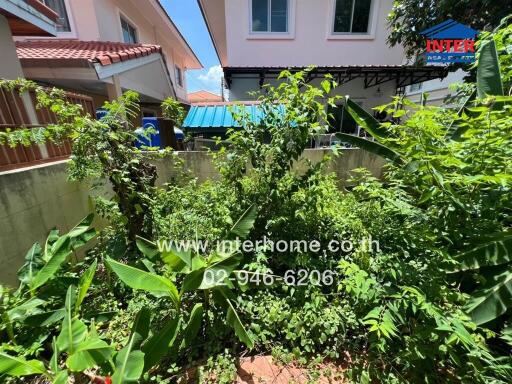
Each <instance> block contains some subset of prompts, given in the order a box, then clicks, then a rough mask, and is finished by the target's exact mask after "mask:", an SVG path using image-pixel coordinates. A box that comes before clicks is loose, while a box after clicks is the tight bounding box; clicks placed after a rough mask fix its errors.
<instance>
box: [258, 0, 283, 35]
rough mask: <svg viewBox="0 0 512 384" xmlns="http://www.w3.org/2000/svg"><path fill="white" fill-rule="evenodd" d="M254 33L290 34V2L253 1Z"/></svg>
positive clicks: (279, 0) (273, 0)
mask: <svg viewBox="0 0 512 384" xmlns="http://www.w3.org/2000/svg"><path fill="white" fill-rule="evenodd" d="M251 3H252V4H251V30H252V32H288V0H252V1H251Z"/></svg>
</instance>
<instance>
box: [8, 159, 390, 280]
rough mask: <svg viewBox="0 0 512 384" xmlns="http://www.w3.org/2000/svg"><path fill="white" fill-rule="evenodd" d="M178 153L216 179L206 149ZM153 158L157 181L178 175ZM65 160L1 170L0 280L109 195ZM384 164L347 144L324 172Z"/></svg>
mask: <svg viewBox="0 0 512 384" xmlns="http://www.w3.org/2000/svg"><path fill="white" fill-rule="evenodd" d="M329 152H330V150H328V149H310V150H306V151H305V153H304V156H303V158H307V159H309V160H311V161H312V162H313V163H316V162H319V161H321V160H322V158H323V156H324V155H326V154H329ZM178 156H179V157H180V158H181V159H182V160H183V162H184V168H185V170H186V171H188V172H190V174H192V175H194V176H195V177H197V178H198V181H199V182H203V181H205V180H208V179H217V178H218V176H219V175H218V172H217V171H216V169H215V167H214V165H213V163H212V160H211V155H210V154H209V153H208V152H204V151H200V152H180V153H178ZM152 162H153V163H154V164H155V165H156V166H157V170H158V184H159V185H161V184H163V183H166V182H172V180H173V178H175V177H178V174H179V172H178V170H177V169H176V168H175V165H174V163H173V161H170V160H169V159H168V158H163V159H153V160H152ZM66 163H67V161H60V162H54V163H49V164H42V165H37V166H33V167H29V168H23V169H18V170H12V171H6V172H3V173H0V284H10V285H12V284H16V281H17V280H16V271H17V270H18V268H19V267H20V266H21V265H22V264H23V262H24V261H23V260H24V257H25V254H26V252H27V251H28V249H29V248H30V247H31V246H32V244H33V243H34V242H36V241H39V242H41V243H43V242H44V240H45V239H46V236H47V234H48V232H49V231H50V230H51V229H52V228H54V227H57V228H59V229H60V230H61V231H62V232H64V231H67V230H69V229H71V228H72V227H73V226H74V225H75V224H77V223H78V221H79V220H80V219H81V218H83V217H84V216H86V215H87V214H88V213H89V212H90V210H91V206H90V204H89V195H90V194H91V193H92V194H98V193H101V194H103V195H106V196H105V197H108V195H109V194H110V192H108V190H107V189H106V188H102V189H100V190H92V191H91V188H90V185H89V184H87V183H78V182H69V181H68V180H67V164H66ZM383 164H384V160H383V159H381V158H380V157H378V156H375V155H372V154H370V153H368V152H365V151H362V150H360V149H346V150H343V151H342V156H340V157H333V158H332V159H331V162H330V163H329V165H328V171H332V172H335V173H336V174H337V176H338V177H339V178H340V180H341V181H342V182H343V180H345V179H346V178H347V174H348V172H349V171H350V170H352V169H355V168H361V167H365V168H367V169H369V170H370V171H371V172H372V173H373V174H374V175H375V176H377V177H380V176H381V173H382V165H383ZM296 168H297V170H298V171H299V172H300V171H301V170H303V169H304V168H305V167H304V163H303V162H302V161H299V162H298V164H297V165H296Z"/></svg>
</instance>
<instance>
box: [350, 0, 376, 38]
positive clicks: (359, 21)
mask: <svg viewBox="0 0 512 384" xmlns="http://www.w3.org/2000/svg"><path fill="white" fill-rule="evenodd" d="M371 5H372V0H355V4H354V16H353V18H352V32H354V33H366V32H368V20H369V19H370V7H371Z"/></svg>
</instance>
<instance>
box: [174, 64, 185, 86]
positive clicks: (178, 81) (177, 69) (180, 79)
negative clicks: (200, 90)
mask: <svg viewBox="0 0 512 384" xmlns="http://www.w3.org/2000/svg"><path fill="white" fill-rule="evenodd" d="M178 72H179V74H180V76H179V77H178ZM174 80H175V81H176V86H178V87H180V88H182V89H184V84H185V83H184V81H183V68H181V67H180V66H179V65H178V64H174Z"/></svg>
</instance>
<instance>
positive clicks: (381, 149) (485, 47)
mask: <svg viewBox="0 0 512 384" xmlns="http://www.w3.org/2000/svg"><path fill="white" fill-rule="evenodd" d="M478 54H479V57H478V63H477V83H476V94H478V97H479V98H481V99H484V98H486V97H489V96H491V97H497V99H499V98H500V97H502V96H503V84H502V81H501V71H500V65H499V61H498V53H497V51H496V43H495V41H494V39H492V38H491V39H488V40H485V41H483V42H482V44H481V45H480V47H479V49H478ZM474 96H475V94H474V93H473V94H471V95H470V96H468V97H467V98H466V99H465V101H464V103H463V105H462V107H461V108H460V109H459V111H458V113H457V115H458V116H459V117H460V116H462V114H463V113H464V112H468V106H469V104H470V103H471V102H472V101H473V98H474ZM498 105H499V103H498ZM345 108H346V110H347V112H348V113H349V114H350V115H351V116H352V118H353V119H354V120H355V121H356V123H357V124H358V125H359V126H361V127H363V128H364V130H365V131H366V132H367V133H368V134H369V135H370V136H372V138H373V140H368V139H365V138H361V137H357V136H354V135H350V134H346V133H336V136H337V137H338V138H339V139H340V141H341V142H343V143H347V144H351V145H355V146H357V147H359V148H362V149H364V150H366V151H368V152H371V153H374V154H376V155H378V156H381V157H384V158H385V159H387V160H389V161H391V162H393V163H395V164H397V165H402V166H406V165H408V162H407V161H406V160H407V159H406V156H405V154H404V153H400V152H401V151H400V148H399V147H398V148H397V147H393V146H391V144H392V142H391V140H389V139H390V138H391V134H390V131H389V130H387V129H386V127H385V125H384V124H382V123H380V122H379V121H378V120H377V119H375V118H374V117H373V116H372V115H371V114H369V113H368V112H366V111H365V110H364V109H363V108H361V107H360V106H359V105H358V104H357V103H355V102H354V101H352V100H351V99H350V98H349V97H348V96H345ZM456 123H457V118H456V119H454V121H453V122H452V124H451V126H452V125H453V126H454V127H455V128H456V129H451V127H450V129H449V130H448V131H450V132H451V133H452V134H451V135H450V136H449V137H447V139H452V140H455V139H460V136H461V134H462V133H463V132H462V130H464V129H465V128H464V127H457V124H456Z"/></svg>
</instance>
